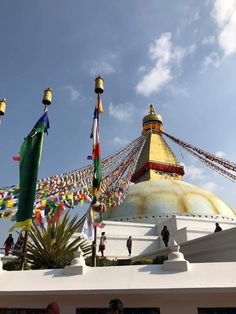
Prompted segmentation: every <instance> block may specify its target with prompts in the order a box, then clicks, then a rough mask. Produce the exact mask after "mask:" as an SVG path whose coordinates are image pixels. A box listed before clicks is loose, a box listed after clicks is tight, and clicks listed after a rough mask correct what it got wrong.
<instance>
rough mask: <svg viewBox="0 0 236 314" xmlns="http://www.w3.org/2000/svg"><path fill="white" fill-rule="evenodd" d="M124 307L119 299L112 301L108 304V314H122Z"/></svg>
mask: <svg viewBox="0 0 236 314" xmlns="http://www.w3.org/2000/svg"><path fill="white" fill-rule="evenodd" d="M123 310H124V305H123V303H122V302H121V300H119V299H113V300H111V301H110V302H109V312H108V313H109V314H123Z"/></svg>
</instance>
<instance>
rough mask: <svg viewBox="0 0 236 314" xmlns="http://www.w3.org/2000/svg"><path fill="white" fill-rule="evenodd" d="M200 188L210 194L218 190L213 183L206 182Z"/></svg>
mask: <svg viewBox="0 0 236 314" xmlns="http://www.w3.org/2000/svg"><path fill="white" fill-rule="evenodd" d="M201 188H202V189H204V190H207V191H208V192H210V193H216V192H217V190H218V189H219V186H218V185H217V184H216V183H214V182H211V181H208V182H205V183H204V184H202V185H201Z"/></svg>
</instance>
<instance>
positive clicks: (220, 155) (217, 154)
mask: <svg viewBox="0 0 236 314" xmlns="http://www.w3.org/2000/svg"><path fill="white" fill-rule="evenodd" d="M215 155H216V156H217V157H219V158H225V157H226V153H224V152H216V153H215Z"/></svg>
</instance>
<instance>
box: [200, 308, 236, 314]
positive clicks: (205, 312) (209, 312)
mask: <svg viewBox="0 0 236 314" xmlns="http://www.w3.org/2000/svg"><path fill="white" fill-rule="evenodd" d="M198 314H236V307H234V308H233V307H215V308H213V307H209V308H198Z"/></svg>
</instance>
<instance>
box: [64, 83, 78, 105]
mask: <svg viewBox="0 0 236 314" xmlns="http://www.w3.org/2000/svg"><path fill="white" fill-rule="evenodd" d="M65 89H66V90H68V91H69V94H70V99H71V100H72V101H75V100H76V99H77V98H78V97H79V96H80V92H79V91H78V90H77V89H76V88H75V87H74V86H72V85H67V86H65Z"/></svg>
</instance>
